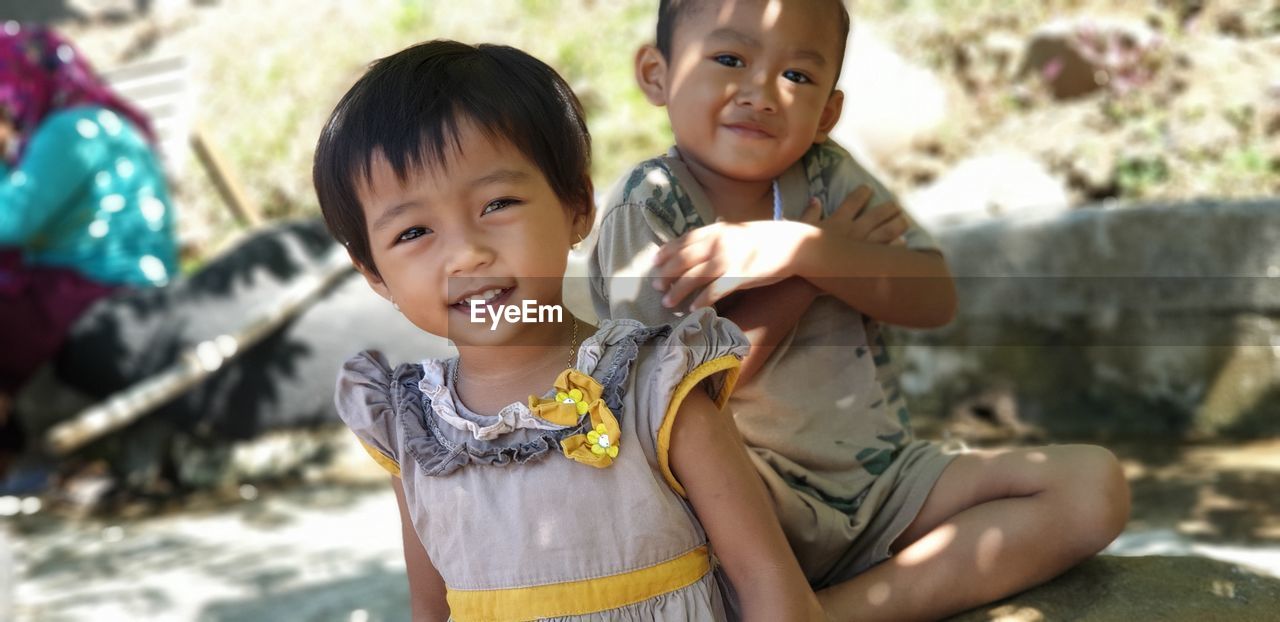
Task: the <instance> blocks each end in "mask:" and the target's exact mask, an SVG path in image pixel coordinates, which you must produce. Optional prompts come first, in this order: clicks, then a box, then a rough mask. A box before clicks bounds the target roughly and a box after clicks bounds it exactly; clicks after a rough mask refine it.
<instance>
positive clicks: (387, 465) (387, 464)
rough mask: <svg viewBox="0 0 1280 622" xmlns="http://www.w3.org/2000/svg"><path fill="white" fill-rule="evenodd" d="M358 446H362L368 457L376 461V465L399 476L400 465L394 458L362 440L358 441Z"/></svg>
mask: <svg viewBox="0 0 1280 622" xmlns="http://www.w3.org/2000/svg"><path fill="white" fill-rule="evenodd" d="M356 440H359V439H356ZM360 446H361V447H364V450H365V452H366V453H368V454H369V457H370V458H373V461H374V462H377V463H378V466H380V467H382V468H383V469H385V470H386V471H387V472H388V473H390V474H392V475H394V476H396V477H400V465H399V464H398V463H397V462H396V461H395V460H392V459H391V457H390V456H386V455H383V453H382V452H380V451H378V450H376V449H374V448H373V447H370V446H369V444H368V443H365V442H364V441H360Z"/></svg>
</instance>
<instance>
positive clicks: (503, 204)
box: [480, 199, 519, 216]
mask: <svg viewBox="0 0 1280 622" xmlns="http://www.w3.org/2000/svg"><path fill="white" fill-rule="evenodd" d="M516 203H519V201H517V200H515V199H495V200H493V201H490V202H489V203H487V204H486V205H485V206H484V209H483V210H481V211H480V215H481V216H484V215H485V214H489V213H492V212H496V211H498V210H501V209H506V208H508V207H511V206H512V205H515V204H516Z"/></svg>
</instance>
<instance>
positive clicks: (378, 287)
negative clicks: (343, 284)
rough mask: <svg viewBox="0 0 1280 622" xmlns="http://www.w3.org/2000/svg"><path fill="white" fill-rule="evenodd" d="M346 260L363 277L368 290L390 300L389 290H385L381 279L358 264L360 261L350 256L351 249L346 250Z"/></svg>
mask: <svg viewBox="0 0 1280 622" xmlns="http://www.w3.org/2000/svg"><path fill="white" fill-rule="evenodd" d="M347 258H348V259H350V260H351V265H352V266H354V267H355V269H356V272H359V273H360V276H363V277H364V281H365V282H366V283H368V284H369V288H370V289H372V290H373V291H374V292H375V293H377V294H378V295H379V296H382V297H383V298H384V299H386V300H388V301H390V300H391V290H389V289H387V284H386V283H384V282H383V281H382V277H380V276H378V273H376V272H374V271H373V270H370V269H369V268H366V267H365V265H364V264H362V263H360V260H358V259H356V258H355V256H354V255H352V254H351V249H347Z"/></svg>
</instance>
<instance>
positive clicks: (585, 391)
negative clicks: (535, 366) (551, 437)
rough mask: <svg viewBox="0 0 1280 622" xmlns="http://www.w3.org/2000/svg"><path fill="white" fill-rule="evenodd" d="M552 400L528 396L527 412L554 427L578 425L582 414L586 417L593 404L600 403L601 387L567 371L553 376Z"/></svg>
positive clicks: (573, 372) (581, 374)
mask: <svg viewBox="0 0 1280 622" xmlns="http://www.w3.org/2000/svg"><path fill="white" fill-rule="evenodd" d="M555 389H556V395H555V399H550V400H546V399H542V398H540V397H538V396H536V395H530V396H529V410H531V411H533V414H534V415H536V416H537V417H539V418H541V419H545V420H547V421H550V422H551V423H554V424H556V425H562V426H572V425H578V421H579V420H580V419H582V415H585V414H587V412H588V411H589V410H590V409H591V404H592V403H593V402H596V401H599V400H600V395H601V394H602V393H604V387H602V386H600V383H599V382H596V379H595V378H592V377H591V376H588V375H586V374H584V373H582V372H579V371H578V370H576V369H566V370H564V371H562V372H560V375H559V376H556V382H555Z"/></svg>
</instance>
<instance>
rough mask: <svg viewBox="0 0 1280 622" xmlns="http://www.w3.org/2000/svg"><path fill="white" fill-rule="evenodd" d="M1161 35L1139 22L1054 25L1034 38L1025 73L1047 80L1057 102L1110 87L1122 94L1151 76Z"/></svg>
mask: <svg viewBox="0 0 1280 622" xmlns="http://www.w3.org/2000/svg"><path fill="white" fill-rule="evenodd" d="M1162 43H1163V42H1162V40H1161V38H1160V36H1159V35H1157V34H1156V33H1155V32H1154V31H1152V30H1151V29H1150V27H1148V26H1147V25H1146V24H1143V23H1141V22H1138V21H1125V20H1100V19H1096V18H1084V19H1075V20H1066V19H1063V20H1058V21H1055V22H1051V23H1049V24H1047V25H1045V26H1043V27H1041V28H1040V29H1039V30H1037V31H1036V32H1035V33H1034V34H1033V35H1032V37H1031V42H1030V44H1028V46H1027V51H1026V55H1025V57H1024V58H1023V63H1022V69H1021V71H1020V73H1022V74H1035V75H1038V76H1040V78H1041V79H1043V80H1044V82H1045V84H1046V85H1047V86H1048V87H1049V90H1050V91H1051V92H1052V93H1053V96H1054V97H1056V98H1057V99H1073V98H1076V97H1081V96H1084V95H1088V94H1090V93H1093V92H1094V91H1097V90H1099V89H1101V88H1102V87H1110V88H1111V89H1112V90H1115V91H1119V92H1123V91H1127V90H1131V89H1132V88H1134V87H1137V86H1140V85H1142V84H1144V83H1146V82H1147V81H1148V80H1149V79H1150V78H1151V76H1152V73H1153V63H1154V62H1155V60H1156V57H1155V51H1156V50H1157V49H1158V48H1160V46H1161V45H1162Z"/></svg>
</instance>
